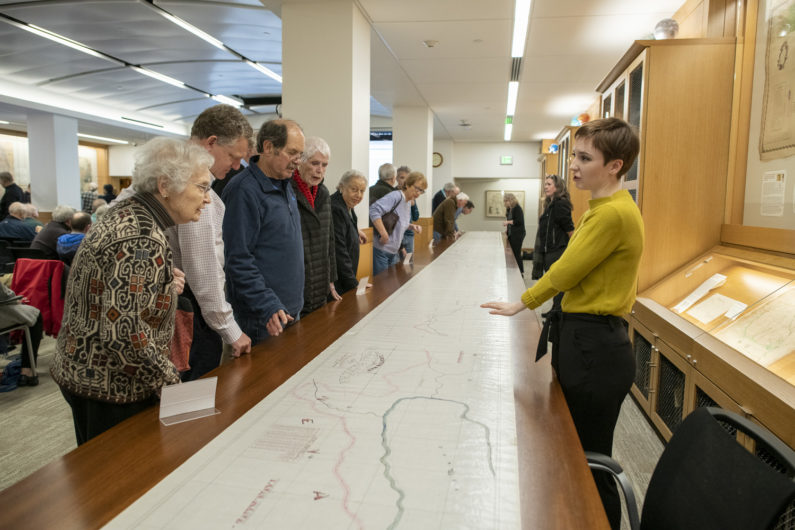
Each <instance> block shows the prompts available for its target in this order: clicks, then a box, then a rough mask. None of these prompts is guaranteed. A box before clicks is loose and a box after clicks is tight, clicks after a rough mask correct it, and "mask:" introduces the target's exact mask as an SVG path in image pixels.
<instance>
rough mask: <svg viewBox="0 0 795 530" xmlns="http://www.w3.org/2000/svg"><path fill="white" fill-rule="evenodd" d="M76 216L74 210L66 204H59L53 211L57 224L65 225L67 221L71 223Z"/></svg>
mask: <svg viewBox="0 0 795 530" xmlns="http://www.w3.org/2000/svg"><path fill="white" fill-rule="evenodd" d="M74 214H75V209H74V208H72V207H71V206H69V205H66V204H59V205H58V206H56V207H55V209H54V210H53V211H52V220H53V221H55V222H56V223H65V222H66V221H71V219H72V216H73V215H74Z"/></svg>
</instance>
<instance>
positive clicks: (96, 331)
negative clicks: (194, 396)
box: [50, 193, 179, 403]
mask: <svg viewBox="0 0 795 530" xmlns="http://www.w3.org/2000/svg"><path fill="white" fill-rule="evenodd" d="M173 224H174V223H173V221H172V220H171V218H170V217H169V215H168V213H167V212H166V210H165V209H164V208H163V206H162V205H161V204H160V203H159V202H158V201H157V199H156V198H155V197H154V196H153V195H151V194H148V193H139V194H136V195H134V196H133V197H131V198H129V199H127V200H125V201H122V202H120V203H118V204H117V205H116V206H114V207H113V208H111V210H110V211H108V212H107V214H105V216H104V217H103V218H102V220H100V221H99V222H97V223H95V224H94V225H93V226H92V227H91V230H90V231H89V233H88V235H87V236H86V238H85V239H84V240H83V242H82V243H81V245H80V248H79V250H78V251H77V254H76V255H75V258H74V262H73V263H72V268H71V269H70V271H69V281H68V283H67V289H66V303H65V309H64V318H63V324H62V327H61V332H60V333H59V334H58V342H57V345H56V351H55V358H54V360H53V364H52V367H51V369H50V372H51V374H52V377H53V379H54V380H55V382H56V383H58V385H59V386H60V387H62V388H63V389H64V390H67V391H68V392H71V393H73V394H76V395H78V396H82V397H85V398H89V399H95V400H98V401H105V402H110V403H132V402H136V401H142V400H144V399H146V398H148V397H149V396H151V395H152V394H153V393H155V392H156V391H157V390H158V389H159V388H161V387H162V386H163V385H164V384H169V383H177V382H179V377H178V374H177V370H176V368H175V367H174V365H173V364H171V362H170V361H169V360H168V346H169V341H170V340H171V336H172V335H173V331H174V313H175V311H176V305H177V304H176V302H177V297H176V294H174V292H173V286H172V284H173V281H174V275H173V270H172V258H171V249H170V248H169V246H168V240H167V239H166V236H165V233H164V231H165V229H166V228H167V227H169V226H172V225H173Z"/></svg>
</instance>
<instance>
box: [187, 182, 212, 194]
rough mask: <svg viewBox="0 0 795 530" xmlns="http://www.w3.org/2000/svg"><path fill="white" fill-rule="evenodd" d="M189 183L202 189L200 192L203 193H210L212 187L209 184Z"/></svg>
mask: <svg viewBox="0 0 795 530" xmlns="http://www.w3.org/2000/svg"><path fill="white" fill-rule="evenodd" d="M191 184H193V185H194V186H196V187H197V188H199V189H200V190H202V193H204V194H207V193H210V190H211V189H212V186H210V185H209V184H197V183H196V182H191Z"/></svg>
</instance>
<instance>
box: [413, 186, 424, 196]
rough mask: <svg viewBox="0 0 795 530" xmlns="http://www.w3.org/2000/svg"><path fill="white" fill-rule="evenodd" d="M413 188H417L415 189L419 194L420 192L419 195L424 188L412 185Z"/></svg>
mask: <svg viewBox="0 0 795 530" xmlns="http://www.w3.org/2000/svg"><path fill="white" fill-rule="evenodd" d="M413 188H414V189H415V190H417V191H418V192H419V194H420V195H422V194H423V193H425V190H424V189H422V188H420V187H418V186H413Z"/></svg>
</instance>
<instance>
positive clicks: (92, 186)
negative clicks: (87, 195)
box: [88, 182, 97, 191]
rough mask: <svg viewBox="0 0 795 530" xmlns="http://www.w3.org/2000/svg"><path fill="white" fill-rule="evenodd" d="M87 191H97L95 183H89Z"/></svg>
mask: <svg viewBox="0 0 795 530" xmlns="http://www.w3.org/2000/svg"><path fill="white" fill-rule="evenodd" d="M88 191H97V183H96V182H89V183H88Z"/></svg>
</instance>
